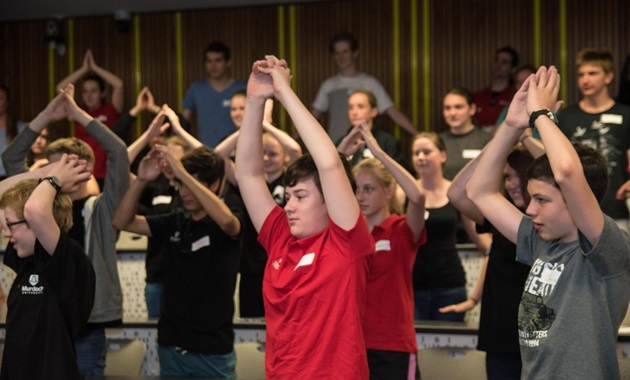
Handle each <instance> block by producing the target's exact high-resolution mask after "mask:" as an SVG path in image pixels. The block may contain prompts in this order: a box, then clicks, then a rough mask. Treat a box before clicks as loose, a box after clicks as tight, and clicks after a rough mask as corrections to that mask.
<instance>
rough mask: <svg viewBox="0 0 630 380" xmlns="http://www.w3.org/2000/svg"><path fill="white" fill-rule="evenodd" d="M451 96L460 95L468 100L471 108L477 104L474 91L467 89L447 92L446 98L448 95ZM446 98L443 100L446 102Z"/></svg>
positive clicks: (459, 88)
mask: <svg viewBox="0 0 630 380" xmlns="http://www.w3.org/2000/svg"><path fill="white" fill-rule="evenodd" d="M451 94H452V95H459V96H461V97H462V98H464V99H466V103H468V105H469V106H472V105H473V104H475V96H474V95H473V93H472V91H470V90H469V89H467V88H466V87H454V88H451V89H450V90H448V91H447V92H446V94H444V98H446V96H447V95H451ZM444 98H442V100H444Z"/></svg>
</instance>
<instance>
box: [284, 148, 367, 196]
mask: <svg viewBox="0 0 630 380" xmlns="http://www.w3.org/2000/svg"><path fill="white" fill-rule="evenodd" d="M339 158H340V159H341V163H342V164H343V168H344V170H345V171H346V176H347V177H348V181H350V186H351V187H352V192H356V191H357V183H356V182H355V180H354V176H353V175H352V167H351V166H350V162H349V161H348V159H347V158H346V155H345V154H343V153H339ZM309 179H313V182H315V186H316V187H317V190H319V193H320V194H322V196H323V194H324V192H323V191H322V184H321V181H320V179H319V172H318V171H317V166H316V165H315V161H314V160H313V156H311V155H310V154H308V153H307V154H305V155H303V156H302V157H300V158H298V159H297V160H295V161H294V162H293V163H292V164H291V165H289V167H288V168H287V172H286V173H285V175H284V180H283V181H284V186H285V187H293V186H295V185H297V183H298V182H300V181H307V180H309Z"/></svg>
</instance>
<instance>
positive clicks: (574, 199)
mask: <svg viewBox="0 0 630 380" xmlns="http://www.w3.org/2000/svg"><path fill="white" fill-rule="evenodd" d="M559 88H560V74H558V70H557V69H556V68H555V67H554V66H551V67H550V68H549V69H547V68H545V67H541V68H540V69H539V70H538V72H537V74H536V77H531V76H530V78H529V91H528V96H527V113H528V114H531V113H532V112H534V111H538V110H540V109H545V108H551V107H549V104H550V103H551V104H553V103H555V101H556V98H557V96H558V91H559ZM535 125H536V128H537V129H538V131H539V133H540V137H541V139H542V141H543V143H544V144H545V148H546V152H547V157H548V158H549V164H550V165H551V170H552V172H553V176H554V180H555V181H556V183H557V184H558V186H560V190H561V191H562V195H563V197H564V200H565V202H566V205H567V208H568V209H569V213H570V214H571V219H573V222H574V223H575V225H576V227H577V229H578V230H579V231H580V232H581V233H582V234H583V235H584V236H585V237H586V239H587V240H588V241H589V243H590V244H591V245H593V246H594V245H595V244H597V243H598V242H599V238H600V237H601V233H602V231H603V229H604V216H603V214H602V212H601V209H600V207H599V203H598V202H597V199H596V198H595V195H594V194H593V191H592V190H591V188H590V186H589V184H588V182H587V181H586V177H585V176H584V169H583V167H582V163H581V161H580V157H579V156H578V154H577V152H576V151H575V148H574V147H573V145H572V144H571V142H570V141H569V139H567V137H566V136H565V135H564V134H563V133H562V132H561V131H560V129H559V128H558V126H557V125H556V124H555V123H554V122H553V121H552V120H551V119H549V118H548V117H538V118H537V119H536V121H535Z"/></svg>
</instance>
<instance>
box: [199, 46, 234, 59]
mask: <svg viewBox="0 0 630 380" xmlns="http://www.w3.org/2000/svg"><path fill="white" fill-rule="evenodd" d="M208 53H221V54H223V58H225V60H226V61H229V60H230V58H232V55H231V54H230V47H229V46H227V45H226V44H224V43H223V42H221V41H213V42H210V43H209V44H208V46H206V49H205V50H204V51H203V59H204V61H205V60H206V54H208Z"/></svg>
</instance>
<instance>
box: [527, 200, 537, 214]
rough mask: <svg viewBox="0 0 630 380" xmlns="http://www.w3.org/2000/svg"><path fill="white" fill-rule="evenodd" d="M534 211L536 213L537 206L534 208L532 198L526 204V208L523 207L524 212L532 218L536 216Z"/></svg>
mask: <svg viewBox="0 0 630 380" xmlns="http://www.w3.org/2000/svg"><path fill="white" fill-rule="evenodd" d="M536 213H537V208H536V205H535V202H534V200H533V199H532V201H530V202H529V204H528V205H527V208H526V209H525V214H527V215H529V216H531V217H532V218H533V217H535V216H536Z"/></svg>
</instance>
